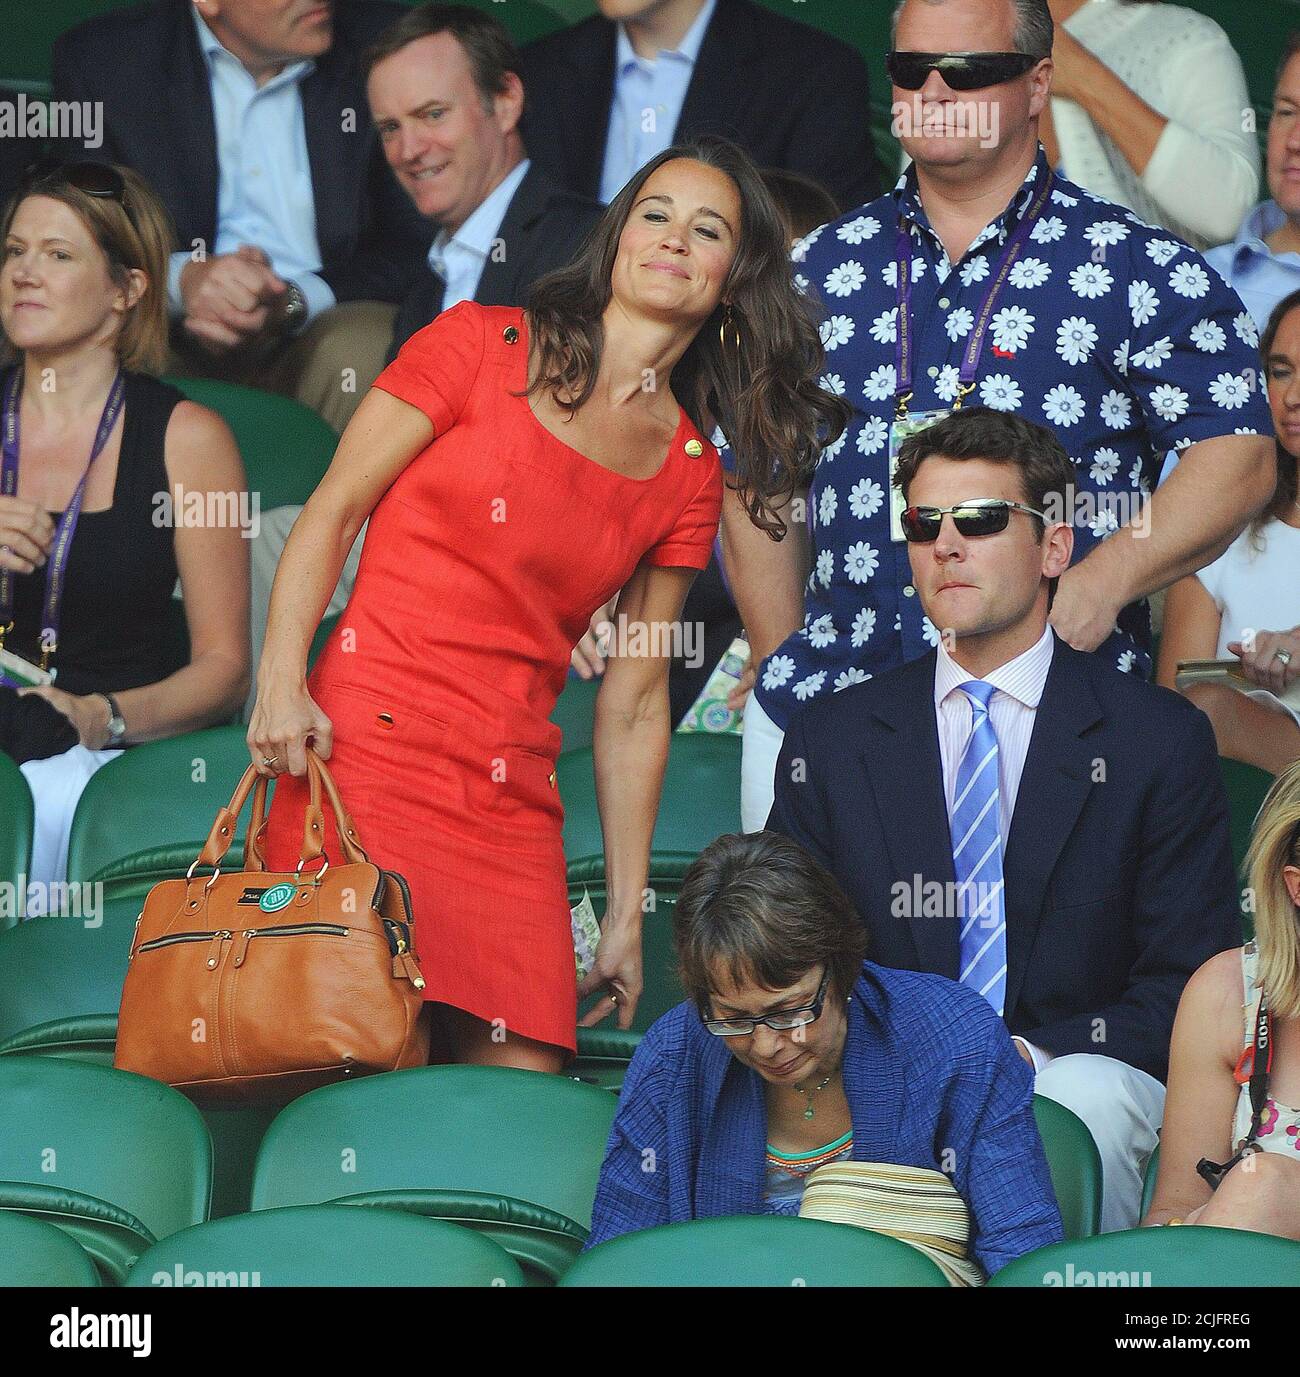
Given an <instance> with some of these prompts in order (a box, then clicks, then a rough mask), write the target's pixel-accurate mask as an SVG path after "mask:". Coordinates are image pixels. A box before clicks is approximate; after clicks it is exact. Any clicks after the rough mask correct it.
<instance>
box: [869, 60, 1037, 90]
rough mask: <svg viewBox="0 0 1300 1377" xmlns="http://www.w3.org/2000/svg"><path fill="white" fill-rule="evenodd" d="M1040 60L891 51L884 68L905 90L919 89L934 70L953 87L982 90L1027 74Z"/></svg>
mask: <svg viewBox="0 0 1300 1377" xmlns="http://www.w3.org/2000/svg"><path fill="white" fill-rule="evenodd" d="M1039 61H1040V59H1039V58H1036V57H1031V56H1030V55H1029V54H1028V53H909V52H891V53H887V54H886V55H885V70H886V71H887V72H888V73H889V79H890V80H891V81H892V82H893V83H894V85H895V86H899V87H901V88H902V89H903V90H904V91H919V90H920V89H921V87H922V86H924V85H925V82H926V78H927V77H929V75H930V73H931V72H938V73H939V75H940V76H941V77H942V78H943V79H944V81H945V82H946V83H947V85H948V86H949V87H950V88H951V89H952V90H954V91H979V90H982V89H983V88H984V87H986V86H1001V85H1002V83H1003V82H1004V81H1011V80H1012V79H1013V78H1014V77H1018V76H1024V74H1025V73H1026V72H1027V71H1029V69H1030V68H1031V67H1035V66H1037V64H1038V62H1039Z"/></svg>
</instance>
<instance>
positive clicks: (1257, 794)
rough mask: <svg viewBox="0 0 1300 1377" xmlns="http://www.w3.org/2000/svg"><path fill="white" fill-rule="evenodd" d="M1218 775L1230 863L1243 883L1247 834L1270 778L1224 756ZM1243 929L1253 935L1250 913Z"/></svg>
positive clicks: (1243, 920) (1248, 838)
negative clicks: (1229, 839) (1225, 805)
mask: <svg viewBox="0 0 1300 1377" xmlns="http://www.w3.org/2000/svg"><path fill="white" fill-rule="evenodd" d="M1219 774H1220V776H1221V777H1222V779H1223V787H1224V788H1225V789H1226V790H1227V791H1228V830H1229V832H1230V834H1231V836H1232V864H1233V866H1234V867H1235V868H1236V871H1237V874H1238V875H1239V876H1241V877H1242V882H1243V884H1244V882H1245V876H1244V874H1243V869H1244V867H1245V864H1246V852H1247V850H1248V849H1249V847H1250V833H1251V829H1252V828H1253V826H1254V824H1255V814H1256V813H1258V812H1259V806H1260V804H1261V803H1263V802H1264V795H1265V794H1266V793H1268V791H1269V787H1270V786H1271V785H1272V783H1273V776H1272V775H1271V774H1269V773H1268V771H1267V770H1261V769H1259V768H1257V767H1256V766H1254V765H1247V764H1245V763H1244V762H1243V761H1240V760H1228V759H1227V758H1226V757H1224V756H1220V757H1219ZM1242 927H1243V930H1244V933H1245V936H1247V937H1249V936H1250V935H1251V934H1252V933H1253V932H1254V930H1255V923H1254V919H1253V917H1252V916H1251V915H1250V914H1249V913H1243V914H1242Z"/></svg>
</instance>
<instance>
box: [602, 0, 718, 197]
mask: <svg viewBox="0 0 1300 1377" xmlns="http://www.w3.org/2000/svg"><path fill="white" fill-rule="evenodd" d="M717 3H718V0H706V3H705V6H704V8H703V9H702V10H701V11H700V12H699V14H698V15H697V16H696V18H695V22H694V23H693V24H692V25H691V27H690V28H689V29H687V31H686V35H685V37H684V38H683V39H682V41H681V42H680V43H679V44H678V45H677V47H676V48H661V49H660V50H659V55H658V57H656V58H655V59H654V60H653V61H652V60H650V59H649V58H644V57H638V56H637V54H636V52H635V50H634V49H633V47H632V40H631V39H630V38H628V36H627V29H626V28H625V27H624V26H623V25H622V24H620V25H619V26H618V36H617V38H616V39H615V40H614V99H613V100H612V101H611V102H610V107H609V132H608V134H607V136H606V139H605V167H604V171H603V173H602V174H601V179H600V199H601V200H602V201H604V202H605V204H606V205H608V204H609V202H610V201H612V200H613V199H614V197H615V196H617V195H618V193H619V192H620V191H622V189H623V187H624V186H625V185H626V183H627V181H628V179H629V178H630V177H631V176H632V174H633V173H634V172H636V171H637V170H638V169H639V168H642V167H644V166H645V165H646V163H648V162H649V161H650V159H651V158H653V157H654V156H655V154H656V153H662V152H663V151H664V149H665V148H667V147H668V146H669V145H670V144H671V143H672V141H673V134H674V133H675V132H676V130H677V121H678V119H679V117H680V116H681V113H682V106H683V105H684V104H685V103H686V92H687V89H688V88H689V87H690V84H691V77H692V75H693V74H694V72H695V63H696V61H697V60H698V58H699V56H700V45H701V44H702V43H703V42H704V34H705V31H706V30H707V29H708V27H709V20H711V19H712V18H713V11H714V10H715V9H716V8H717Z"/></svg>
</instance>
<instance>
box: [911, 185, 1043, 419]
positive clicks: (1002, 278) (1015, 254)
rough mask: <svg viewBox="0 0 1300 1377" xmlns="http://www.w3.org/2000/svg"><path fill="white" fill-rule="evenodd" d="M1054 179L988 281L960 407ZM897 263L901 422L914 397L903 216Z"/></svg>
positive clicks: (965, 363)
mask: <svg viewBox="0 0 1300 1377" xmlns="http://www.w3.org/2000/svg"><path fill="white" fill-rule="evenodd" d="M1055 180H1056V176H1055V173H1053V172H1052V171H1050V170H1049V171H1048V173H1047V176H1046V177H1044V178H1043V185H1042V186H1041V187H1040V188H1039V190H1038V195H1037V196H1035V197H1034V202H1033V205H1031V206H1030V208H1029V212H1028V214H1027V215H1026V216H1025V217H1024V219H1023V220H1021V222H1020V223H1019V225H1017V226H1016V229H1015V232H1014V233H1013V234H1012V236H1011V238H1010V240H1009V241H1008V242H1007V247H1006V250H1005V252H1004V253H1003V255H1002V259H1001V262H999V263H998V266H997V271H996V272H995V273H994V274H993V281H992V282H990V283H989V289H988V291H987V292H985V294H984V300H983V302H982V304H981V305H980V309H979V314H978V315H977V316H976V317H975V324H974V327H973V328H972V330H971V333H970V339H969V340H968V341H967V344H966V352H965V354H964V355H963V357H962V361H961V374H960V377H961V388H960V390H959V391H958V393H957V402H956V405H957V406H958V407H960V406H961V404H962V399H963V398H964V397H966V396H967V395H968V394H969V393H970V392H972V391H973V390H974V387H975V374H976V372H977V371H978V369H979V361H980V354H981V353H982V352H983V350H984V336H985V335H986V334H988V328H989V322H990V321H991V320H992V318H993V307H994V306H995V305H996V304H997V299H998V296H999V294H1000V293H1001V291H1002V288H1003V287H1004V286H1005V285H1006V281H1007V278H1008V277H1009V276H1010V274H1011V268H1012V265H1013V264H1014V263H1015V261H1016V259H1017V258H1019V256H1020V250H1021V249H1023V248H1024V247H1025V245H1026V244H1027V243H1028V242H1029V236H1030V233H1031V232H1032V231H1033V228H1034V226H1035V225H1036V224H1037V223H1038V220H1039V217H1040V216H1041V215H1042V213H1043V208H1044V206H1046V205H1047V198H1048V196H1049V195H1050V194H1051V191H1052V183H1053V182H1054V181H1055ZM896 264H897V270H898V347H897V360H896V361H897V374H896V380H897V386H896V388H895V390H894V397H895V401H896V409H897V419H898V420H900V421H901V420H902V419H903V418H904V417H905V416H906V415H907V404H908V402H910V401H911V400H912V236H911V235H910V234H909V232H908V230H907V228H906V226H905V225H904V223H903V221H902V220H901V219H900V220H899V224H898V248H897V254H896Z"/></svg>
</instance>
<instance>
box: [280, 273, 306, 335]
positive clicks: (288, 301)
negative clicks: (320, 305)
mask: <svg viewBox="0 0 1300 1377" xmlns="http://www.w3.org/2000/svg"><path fill="white" fill-rule="evenodd" d="M284 285H285V286H286V287H287V288H288V290H287V292H286V293H285V298H284V317H283V324H284V332H285V334H286V335H294V334H297V333H298V331H299V330H300V329H301V328H302V325H303V323H304V322H305V321H306V319H307V298H306V297H305V296H303V294H302V288H301V287H300V286H299V285H298V284H297V283H296V282H291V281H288V280H286V281H285V284H284Z"/></svg>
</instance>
